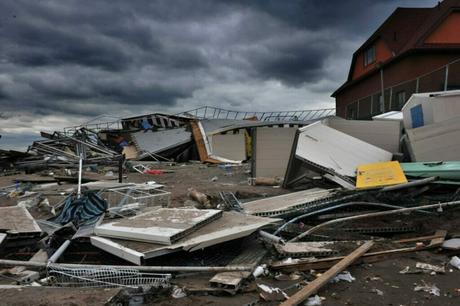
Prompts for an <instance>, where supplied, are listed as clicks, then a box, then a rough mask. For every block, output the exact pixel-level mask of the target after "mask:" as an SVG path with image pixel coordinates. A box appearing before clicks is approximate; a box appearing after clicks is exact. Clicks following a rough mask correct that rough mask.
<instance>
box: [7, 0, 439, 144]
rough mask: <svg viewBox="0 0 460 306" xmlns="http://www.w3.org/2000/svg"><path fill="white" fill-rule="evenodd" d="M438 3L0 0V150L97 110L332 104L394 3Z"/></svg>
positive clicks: (428, 2) (428, 0)
mask: <svg viewBox="0 0 460 306" xmlns="http://www.w3.org/2000/svg"><path fill="white" fill-rule="evenodd" d="M436 3H437V1H433V0H417V1H415V0H405V1H403V0H399V1H397V0H394V1H392V0H360V1H358V0H347V1H340V0H337V1H333V0H329V1H324V0H305V1H296V0H289V1H282V0H273V1H270V0H235V1H230V0H228V1H218V0H164V1H160V0H158V1H156V0H153V1H152V0H145V1H121V0H120V1H117V0H106V1H103V0H101V1H99V0H92V1H83V0H75V1H67V0H42V1H34V0H29V1H21V0H2V1H1V2H0V134H1V135H2V136H3V137H2V138H1V139H0V148H2V149H4V148H16V149H25V148H26V147H27V145H29V144H30V143H31V142H32V141H33V140H34V139H36V138H37V137H38V136H39V132H40V130H47V131H50V130H59V129H62V128H63V127H65V126H71V125H77V124H80V123H83V122H85V121H88V120H90V119H92V118H94V117H96V116H99V115H101V114H109V115H112V116H120V117H122V116H130V115H137V114H143V113H151V112H157V111H161V112H171V113H175V112H180V111H184V110H189V109H193V108H196V107H199V106H203V105H211V106H217V107H222V108H227V109H233V110H248V111H257V110H259V111H260V110H301V109H315V108H324V107H334V100H333V99H332V98H330V95H331V93H332V92H333V91H334V90H335V89H336V88H337V87H338V86H340V85H341V84H342V83H343V82H344V81H345V78H346V76H347V73H348V69H349V64H350V60H351V56H352V53H353V52H354V50H356V49H357V48H358V47H359V46H360V45H361V44H362V43H363V42H364V41H365V40H366V38H367V37H368V36H369V35H370V34H372V32H373V31H375V29H376V28H377V27H378V26H379V25H380V24H381V23H382V22H383V21H384V20H385V19H386V18H387V17H388V16H389V15H390V14H391V12H392V11H393V10H394V9H396V7H398V6H403V7H416V6H422V7H423V6H425V7H431V6H434V5H435V4H436ZM108 120H109V119H108Z"/></svg>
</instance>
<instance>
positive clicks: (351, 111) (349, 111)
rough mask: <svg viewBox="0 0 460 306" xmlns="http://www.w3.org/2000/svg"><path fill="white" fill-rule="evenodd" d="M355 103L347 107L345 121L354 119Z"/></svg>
mask: <svg viewBox="0 0 460 306" xmlns="http://www.w3.org/2000/svg"><path fill="white" fill-rule="evenodd" d="M356 115H357V114H356V109H355V103H353V104H351V105H348V106H347V119H350V120H351V119H356Z"/></svg>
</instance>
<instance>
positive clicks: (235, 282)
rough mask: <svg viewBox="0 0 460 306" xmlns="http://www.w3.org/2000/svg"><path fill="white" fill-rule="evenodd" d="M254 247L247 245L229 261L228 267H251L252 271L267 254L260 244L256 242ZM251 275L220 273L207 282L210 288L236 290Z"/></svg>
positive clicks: (246, 273) (238, 272)
mask: <svg viewBox="0 0 460 306" xmlns="http://www.w3.org/2000/svg"><path fill="white" fill-rule="evenodd" d="M256 243H257V244H255V245H254V243H252V244H251V245H247V246H246V247H245V248H244V249H243V251H242V252H241V253H240V254H239V255H238V256H236V257H235V258H234V259H233V260H232V261H230V262H229V263H228V264H227V265H228V266H252V267H253V269H255V268H256V266H257V265H258V264H259V263H260V262H261V261H262V259H263V257H264V256H265V255H266V254H267V252H268V251H267V249H266V248H265V247H264V246H263V245H262V244H261V243H258V242H256ZM250 275H251V272H248V271H234V272H233V271H232V272H221V273H217V274H216V275H214V277H213V278H211V279H210V280H209V282H210V284H211V286H213V287H218V288H226V289H232V290H238V289H239V288H240V287H241V285H242V283H243V281H244V280H245V279H247V278H248V277H249V276H250Z"/></svg>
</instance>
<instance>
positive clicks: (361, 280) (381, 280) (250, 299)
mask: <svg viewBox="0 0 460 306" xmlns="http://www.w3.org/2000/svg"><path fill="white" fill-rule="evenodd" d="M157 168H158V169H161V168H164V169H167V170H170V171H172V172H171V173H164V174H161V175H145V174H140V173H129V174H127V178H126V181H128V182H137V183H140V182H146V181H151V180H154V181H156V182H157V183H160V184H164V185H165V187H164V188H165V190H167V191H170V192H171V193H172V201H171V206H173V207H179V206H183V205H184V204H187V203H188V202H187V200H188V196H187V193H188V190H189V188H194V189H196V190H198V191H201V192H204V193H206V194H208V195H210V196H211V197H212V198H213V199H214V201H218V193H219V191H232V192H235V193H236V194H237V196H238V197H239V198H240V199H242V200H243V201H245V200H249V199H254V198H260V197H263V196H273V195H278V194H283V193H286V192H290V191H289V190H285V189H283V188H274V187H271V186H250V185H249V184H248V181H247V179H248V177H249V175H248V169H249V167H248V165H245V166H241V167H233V168H231V169H222V168H220V167H218V166H205V165H202V164H187V165H182V164H178V165H174V166H164V165H163V166H157ZM101 174H102V175H104V173H101ZM24 176H25V175H24V174H21V175H15V176H10V177H0V187H2V186H8V185H11V184H13V183H14V180H15V179H16V178H17V177H24ZM27 177H29V178H31V177H36V178H38V179H40V178H43V177H41V176H40V175H33V176H31V175H28V176H27ZM14 204H15V201H13V200H8V199H5V198H4V197H3V198H1V199H0V205H1V206H7V205H14ZM459 220H460V212H452V213H449V214H448V215H442V216H441V217H438V216H435V217H433V218H432V219H427V220H425V221H424V226H423V232H421V233H417V234H416V235H425V234H433V233H434V231H435V230H438V229H446V230H448V233H449V235H457V234H460V230H459V228H460V227H459V226H460V221H459ZM227 247H229V248H232V247H233V246H232V245H230V246H227ZM76 248H77V249H78V247H76ZM220 249H221V251H223V252H224V251H225V247H222V248H220ZM211 250H212V249H211ZM77 251H78V250H71V252H75V254H79V253H78V252H77ZM80 251H81V253H82V254H83V253H84V254H83V255H78V256H81V257H72V261H73V262H79V261H80V262H91V260H94V261H95V262H97V260H101V258H103V259H102V260H101V261H102V262H103V263H107V264H110V263H117V264H120V263H122V262H120V261H119V260H118V259H116V258H113V257H111V255H110V254H106V253H103V252H102V253H101V252H99V251H98V250H97V249H94V248H93V249H91V248H90V249H89V250H87V251H86V253H85V252H83V249H80ZM200 252H201V251H200ZM212 252H216V254H217V253H218V252H219V248H216V249H213V250H212ZM453 255H455V253H452V252H450V253H449V252H446V251H440V250H432V251H420V252H414V253H407V254H401V255H397V256H393V257H391V258H388V259H384V260H382V261H379V262H376V263H373V264H362V265H356V266H352V267H349V268H348V269H347V270H348V271H349V272H350V273H351V275H352V276H353V277H355V278H356V280H355V281H353V282H351V283H348V282H339V283H334V284H328V285H326V286H325V287H323V288H322V289H321V290H320V291H319V293H318V295H319V296H321V297H323V298H324V300H323V301H322V305H326V306H332V305H356V306H365V305H372V306H377V305H395V306H399V305H407V306H408V305H460V281H459V279H460V270H457V269H456V268H453V267H451V266H449V265H447V263H448V262H449V260H450V258H451V257H452V256H453ZM14 256H17V255H13V257H14ZM24 256H27V254H26V255H24ZM75 256H77V255H75ZM183 256H190V257H195V258H197V260H199V258H200V256H201V253H199V252H197V253H196V254H184V255H183ZM69 258H70V257H69ZM9 259H14V258H11V257H9ZM17 259H26V258H24V257H21V258H17ZM178 260H180V258H179V259H178ZM417 262H424V263H430V264H434V265H446V273H444V274H436V275H431V274H429V273H417V274H401V273H399V271H401V270H403V269H404V268H406V267H407V266H409V267H411V268H414V267H415V264H416V263H417ZM125 264H126V263H125ZM307 274H308V273H307ZM212 276H213V274H199V275H193V276H190V277H187V278H180V279H175V280H174V283H175V284H177V285H179V286H183V287H185V288H186V289H187V287H189V288H195V289H196V288H200V287H202V288H206V287H207V286H208V284H209V283H208V281H209V279H210V278H211V277H212ZM310 278H311V276H310ZM297 282H299V280H295V281H279V280H276V279H274V278H273V277H271V276H269V277H262V278H258V279H257V280H256V281H255V282H252V283H251V284H249V285H248V286H246V287H245V288H244V290H243V292H240V293H239V294H237V295H234V296H232V295H229V294H222V293H219V294H217V295H213V294H210V293H205V292H204V291H202V292H200V291H199V290H198V291H195V293H194V294H190V293H189V295H188V296H186V297H184V298H181V299H173V298H171V297H170V296H169V294H166V295H160V296H157V297H155V298H154V299H150V300H148V301H147V302H146V304H150V305H193V306H198V305H221V306H222V305H248V304H251V303H254V302H255V301H257V300H258V292H257V288H256V283H260V284H269V285H271V286H274V287H279V288H288V287H290V286H292V285H293V284H295V283H297ZM424 283H426V284H435V285H436V286H437V287H438V288H439V289H440V296H434V295H430V294H429V293H426V292H415V291H414V287H415V286H416V285H423V284H424ZM297 290H298V289H295V288H294V289H288V290H286V293H287V294H288V295H292V294H293V293H295V292H296V291H297ZM118 291H119V290H118V289H65V288H40V287H28V288H10V289H0V305H103V304H105V303H106V302H107V301H108V300H109V299H110V298H111V297H112V296H114V295H115V294H116V293H117V292H118ZM259 303H260V304H261V305H277V304H278V302H264V301H260V302H259Z"/></svg>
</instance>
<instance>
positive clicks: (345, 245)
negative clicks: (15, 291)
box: [0, 91, 460, 305]
mask: <svg viewBox="0 0 460 306" xmlns="http://www.w3.org/2000/svg"><path fill="white" fill-rule="evenodd" d="M199 111H202V112H204V114H200V115H199V114H198V112H199ZM194 112H195V113H194ZM221 114H222V115H221ZM222 116H224V117H222ZM459 118H460V92H456V91H453V92H450V93H449V94H446V93H431V94H415V95H413V96H412V97H411V99H410V100H409V101H408V102H407V104H406V105H405V106H404V107H403V109H402V112H391V113H386V114H381V115H378V116H375V117H373V118H372V119H371V120H366V121H357V120H354V121H351V120H344V119H341V118H338V117H334V116H331V114H330V113H329V112H328V111H327V110H321V111H303V112H277V113H275V112H267V113H240V112H229V111H224V110H219V109H215V108H203V109H199V110H194V111H189V112H185V113H182V114H176V115H166V114H151V115H145V116H139V117H132V118H125V119H122V120H121V121H120V122H119V124H118V125H117V128H115V129H113V128H110V129H108V128H107V126H108V125H107V124H106V125H105V127H106V128H101V127H103V126H104V125H103V124H102V125H95V126H79V127H73V128H68V129H66V130H65V131H64V132H54V133H53V134H49V133H43V132H42V136H43V137H45V138H47V139H46V140H42V141H36V142H34V143H33V144H32V145H31V146H30V147H29V150H28V151H27V152H26V153H21V152H16V151H4V150H2V151H0V154H1V155H0V158H1V159H0V162H1V163H0V166H1V167H2V169H3V170H2V171H3V172H2V173H3V174H4V177H2V182H5V183H4V184H3V186H2V187H0V204H1V205H0V228H1V229H2V230H1V233H0V258H1V259H0V266H2V267H4V269H3V270H2V271H1V273H0V276H1V279H2V281H1V284H0V289H1V288H3V287H2V286H19V287H21V288H27V287H29V286H32V287H40V288H60V289H69V288H120V289H121V291H119V292H118V294H116V295H114V296H112V297H111V299H110V300H109V301H108V303H109V304H114V305H115V304H117V303H124V302H126V301H128V303H130V302H132V303H134V302H136V301H137V302H139V299H141V300H142V301H144V302H147V301H149V302H152V301H154V302H161V301H167V300H168V299H171V298H175V299H184V298H187V297H189V296H211V295H212V296H222V295H224V296H231V297H233V298H234V299H236V298H238V297H241V299H240V300H238V302H235V303H241V304H255V303H271V302H274V301H276V302H279V303H281V305H299V304H302V303H306V304H305V305H321V304H327V303H328V301H329V300H330V299H333V296H334V295H331V296H327V297H326V298H324V296H323V293H324V292H325V291H324V290H327V289H326V288H327V287H332V286H334V285H331V284H330V283H333V282H341V281H347V282H354V281H357V280H356V278H355V277H353V276H352V275H351V274H350V272H349V271H346V270H347V269H350V271H352V270H351V269H354V268H352V266H356V265H359V266H360V267H371V265H372V264H375V263H378V262H383V261H387V260H395V259H397V258H400V257H402V256H404V255H405V254H419V253H420V252H430V253H429V254H436V255H439V256H444V258H445V262H444V263H439V262H434V263H433V262H422V261H420V262H417V263H416V264H415V265H414V266H410V265H408V266H406V267H405V268H404V269H401V271H400V272H399V273H398V275H400V276H405V275H409V274H413V273H424V272H427V273H429V274H430V275H433V274H440V275H444V274H447V273H448V272H447V271H451V272H449V273H454V272H453V271H454V269H452V268H455V269H460V259H459V258H458V257H456V255H458V254H459V253H460V239H459V238H457V237H458V235H459V234H460V233H458V232H457V231H456V228H458V222H456V220H457V219H458V216H459V215H460V214H459V210H458V208H459V207H460V193H459V189H458V186H459V184H460V156H458V154H459V153H458V152H460V150H458V146H459V145H460V140H458V139H459V138H458V137H455V136H458V133H459V131H460V126H458V122H459V121H458V119H459ZM184 169H190V170H187V171H189V176H185V175H183V173H184V171H185V170H184ZM211 173H212V174H211ZM216 173H217V174H218V175H215V174H216ZM211 175H212V176H211ZM209 176H211V177H209ZM187 177H190V179H188V180H187ZM203 177H205V180H204V182H205V183H201V184H199V182H203V179H202V178H203ZM152 178H154V179H155V181H153V180H152ZM224 178H225V179H224ZM203 186H209V188H208V189H205V190H203ZM243 186H246V187H244V188H243ZM248 188H251V189H250V190H249V189H248ZM179 189H180V190H179ZM183 189H188V190H187V191H184V190H183ZM200 189H201V190H200ZM268 190H270V195H267V191H268ZM248 191H250V192H248ZM178 192H180V193H181V194H184V195H186V196H184V197H178V196H177V194H178ZM264 194H265V196H264ZM413 256H415V255H413ZM433 256H434V255H433ZM366 269H367V268H366ZM355 272H357V273H359V271H355ZM371 278H372V279H371V281H375V280H377V279H378V278H379V276H372V277H371ZM203 279H204V281H203ZM413 290H414V292H415V293H416V294H425V297H427V296H434V297H437V296H440V298H441V295H443V297H445V298H455V297H456V295H455V294H450V295H448V294H447V293H446V289H445V288H442V286H441V287H437V286H436V285H435V284H434V283H430V282H425V281H424V280H423V279H421V280H420V281H419V282H418V283H417V284H416V285H415V286H414V288H413ZM370 292H371V293H372V294H374V295H375V294H377V295H379V296H383V295H384V294H385V290H383V288H380V289H378V288H372V289H371V290H370ZM420 292H421V293H420ZM317 294H319V295H317ZM457 296H458V295H457ZM243 300H244V302H242V301H243ZM235 301H237V300H235Z"/></svg>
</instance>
